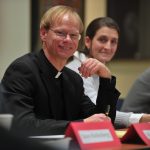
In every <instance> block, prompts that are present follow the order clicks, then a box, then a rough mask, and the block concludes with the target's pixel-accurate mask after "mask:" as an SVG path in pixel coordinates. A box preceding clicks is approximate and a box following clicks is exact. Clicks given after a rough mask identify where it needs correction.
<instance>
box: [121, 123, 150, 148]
mask: <svg viewBox="0 0 150 150" xmlns="http://www.w3.org/2000/svg"><path fill="white" fill-rule="evenodd" d="M121 141H122V142H123V143H130V142H132V143H143V144H146V145H150V123H136V124H132V125H131V126H130V127H129V128H128V130H127V132H126V134H125V135H124V136H123V137H122V138H121Z"/></svg>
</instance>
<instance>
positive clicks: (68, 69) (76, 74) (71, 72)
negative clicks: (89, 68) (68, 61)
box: [64, 67, 82, 79]
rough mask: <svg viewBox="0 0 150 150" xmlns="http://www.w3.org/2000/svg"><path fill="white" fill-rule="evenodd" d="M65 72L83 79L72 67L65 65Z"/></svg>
mask: <svg viewBox="0 0 150 150" xmlns="http://www.w3.org/2000/svg"><path fill="white" fill-rule="evenodd" d="M64 73H65V74H66V75H68V76H69V77H70V78H79V79H82V78H81V76H80V75H79V74H78V73H77V72H75V71H73V70H72V69H70V68H68V67H64Z"/></svg>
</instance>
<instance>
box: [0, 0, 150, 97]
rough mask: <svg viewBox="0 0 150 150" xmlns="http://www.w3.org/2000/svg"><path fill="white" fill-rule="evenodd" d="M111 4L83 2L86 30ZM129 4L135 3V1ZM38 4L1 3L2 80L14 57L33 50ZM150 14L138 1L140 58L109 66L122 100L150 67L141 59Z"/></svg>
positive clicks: (149, 45) (143, 0) (26, 0)
mask: <svg viewBox="0 0 150 150" xmlns="http://www.w3.org/2000/svg"><path fill="white" fill-rule="evenodd" d="M37 1H38V0H37ZM37 1H34V2H35V3H36V2H37ZM110 1H112V0H108V1H107V0H93V1H91V0H84V24H85V27H86V26H87V24H88V23H89V22H90V21H91V20H93V19H94V18H96V17H101V16H106V15H108V10H107V8H108V3H109V2H110ZM114 1H115V0H114ZM116 1H117V0H116ZM124 1H126V0H124ZM130 2H131V3H132V1H130ZM35 3H31V0H1V1H0V22H1V23H0V79H2V76H3V74H4V71H5V69H6V68H7V67H8V65H9V64H10V63H11V62H12V61H13V60H14V59H15V58H17V57H19V56H21V55H23V54H25V53H27V52H30V51H31V47H32V41H31V37H32V35H31V33H32V31H31V29H32V28H33V27H34V26H33V24H32V19H33V18H32V17H31V16H32V15H31V13H32V10H31V9H32V8H33V5H34V4H35ZM31 4H32V6H31ZM109 4H110V3H109ZM128 5H130V4H128ZM109 6H112V4H111V5H109ZM149 11H150V1H149V0H138V17H139V22H138V24H139V25H140V30H139V32H138V35H139V36H138V49H137V51H138V52H139V53H138V54H140V55H137V56H138V57H136V58H132V59H114V60H113V61H112V62H110V63H109V64H108V65H109V67H110V69H111V71H112V72H113V74H114V75H116V76H117V88H118V89H119V90H120V91H121V93H122V94H121V97H122V98H124V97H125V96H126V94H127V92H128V90H129V88H130V87H131V85H132V83H133V82H134V80H135V79H136V78H137V76H138V75H139V74H140V73H142V72H143V71H144V70H145V69H146V68H148V67H149V66H150V60H149V57H148V58H145V57H142V59H141V58H140V57H139V56H142V55H144V56H149V54H150V53H149V51H150V50H149V49H150V42H149V35H150V29H149V27H150V19H149V13H150V12H149ZM116 13H119V12H116ZM35 17H36V16H35ZM116 21H117V20H116ZM31 26H32V28H31ZM37 30H38V29H37ZM121 32H122V31H121Z"/></svg>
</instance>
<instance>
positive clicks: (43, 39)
mask: <svg viewBox="0 0 150 150" xmlns="http://www.w3.org/2000/svg"><path fill="white" fill-rule="evenodd" d="M46 37H47V30H46V29H45V28H41V29H40V38H41V40H42V41H43V42H44V41H45V40H46Z"/></svg>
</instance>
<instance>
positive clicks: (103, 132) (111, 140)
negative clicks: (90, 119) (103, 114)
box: [65, 121, 121, 150]
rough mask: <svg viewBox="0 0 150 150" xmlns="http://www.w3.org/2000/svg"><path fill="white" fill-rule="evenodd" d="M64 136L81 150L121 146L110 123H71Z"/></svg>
mask: <svg viewBox="0 0 150 150" xmlns="http://www.w3.org/2000/svg"><path fill="white" fill-rule="evenodd" d="M65 136H66V137H71V138H72V139H74V140H75V141H77V143H78V144H79V146H80V148H81V149H82V150H90V149H96V148H107V147H120V146H121V143H120V140H119V138H118V137H117V135H116V133H115V130H114V128H113V125H112V123H111V122H110V121H104V122H96V123H84V122H71V123H70V124H69V126H68V128H67V130H66V132H65Z"/></svg>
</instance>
